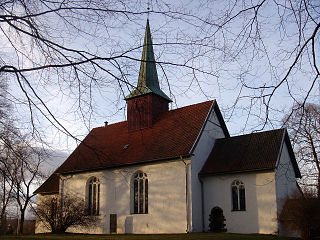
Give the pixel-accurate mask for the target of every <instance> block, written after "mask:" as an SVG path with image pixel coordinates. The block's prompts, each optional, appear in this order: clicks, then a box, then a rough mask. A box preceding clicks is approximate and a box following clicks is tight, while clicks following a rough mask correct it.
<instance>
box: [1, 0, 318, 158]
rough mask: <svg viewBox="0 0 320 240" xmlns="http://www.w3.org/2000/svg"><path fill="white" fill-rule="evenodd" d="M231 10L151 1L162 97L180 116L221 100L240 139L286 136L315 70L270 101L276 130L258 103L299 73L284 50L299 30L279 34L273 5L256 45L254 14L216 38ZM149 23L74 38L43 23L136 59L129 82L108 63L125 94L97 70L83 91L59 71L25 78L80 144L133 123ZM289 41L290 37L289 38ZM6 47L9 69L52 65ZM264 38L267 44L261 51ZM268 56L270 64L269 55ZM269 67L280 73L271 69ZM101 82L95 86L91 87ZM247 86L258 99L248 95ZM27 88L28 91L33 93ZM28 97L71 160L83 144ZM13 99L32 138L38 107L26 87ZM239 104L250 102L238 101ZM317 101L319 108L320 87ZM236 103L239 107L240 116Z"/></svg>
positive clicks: (14, 89) (115, 19)
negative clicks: (129, 118) (130, 114)
mask: <svg viewBox="0 0 320 240" xmlns="http://www.w3.org/2000/svg"><path fill="white" fill-rule="evenodd" d="M163 3H164V4H163ZM114 4H115V5H112V6H114V8H116V7H119V6H118V5H117V4H118V3H114ZM230 4H231V2H224V3H221V2H219V1H209V2H207V1H174V2H173V1H163V2H161V3H157V2H153V1H150V8H151V10H152V12H151V13H150V14H149V19H150V28H151V33H152V37H153V44H154V52H155V57H156V60H157V61H159V62H161V64H158V65H157V71H158V75H159V81H160V85H161V88H162V89H163V91H164V92H165V93H166V94H167V95H168V96H170V97H171V98H172V100H173V101H174V102H173V104H172V105H171V106H170V107H171V109H175V108H177V107H182V106H187V105H190V104H194V103H199V102H203V101H206V100H212V99H216V100H217V102H218V105H219V107H220V109H221V110H222V113H223V115H224V117H225V120H226V124H227V126H228V128H229V131H230V133H231V135H236V134H239V133H249V132H252V131H257V130H261V129H264V130H267V129H271V128H277V127H280V126H281V120H282V118H283V116H284V115H285V114H286V112H287V111H288V110H289V109H290V107H291V106H292V105H293V101H292V96H290V94H292V95H293V96H294V98H296V99H297V100H299V99H302V97H303V96H304V95H305V94H306V91H307V90H308V87H309V86H310V83H311V82H310V81H311V80H310V79H312V78H311V77H312V75H311V74H310V72H311V70H310V67H309V65H308V64H305V65H304V64H301V65H300V66H302V67H301V69H302V70H301V69H299V68H295V69H293V74H292V76H290V78H289V80H288V86H290V87H289V89H290V91H288V86H287V85H286V84H284V85H283V86H281V87H280V88H279V89H278V90H277V91H276V95H275V97H274V98H272V100H271V104H272V109H269V110H270V118H271V119H272V120H273V121H272V123H268V124H267V125H266V126H264V125H263V122H264V119H265V112H264V111H265V108H264V106H265V105H264V104H265V103H266V101H267V100H268V98H264V99H263V98H259V96H260V95H263V94H268V93H270V89H268V88H266V89H260V88H259V87H261V86H266V85H268V84H271V85H275V84H277V82H278V81H279V79H281V78H282V77H283V76H284V75H285V73H286V70H287V69H288V68H289V66H290V64H291V63H292V61H293V59H294V54H292V56H290V54H288V53H287V52H286V51H285V50H292V49H293V48H294V46H295V45H294V44H296V40H297V36H296V35H295V31H296V28H295V23H294V22H291V21H288V22H287V23H286V28H285V30H286V32H284V30H283V29H281V28H279V29H276V28H275V24H276V23H277V21H278V14H279V11H276V10H277V9H276V8H272V6H271V5H266V6H263V8H262V9H261V14H259V15H258V17H259V23H260V25H259V26H260V27H261V31H254V30H252V31H253V33H252V35H250V38H248V39H246V36H248V35H247V34H248V33H247V32H246V31H249V30H250V29H249V28H246V25H245V23H248V21H249V20H248V19H250V14H248V15H246V16H243V18H241V20H243V21H239V20H237V19H235V20H234V21H230V24H228V25H226V26H225V28H224V31H217V28H216V25H215V24H218V23H219V21H222V20H223V17H225V16H223V14H222V13H223V11H224V10H227V9H231V5H230ZM131 7H132V6H131ZM173 8H175V10H176V11H184V13H185V15H179V14H176V13H173V12H170V11H168V10H169V9H173ZM145 9H146V6H145V3H142V2H140V5H139V6H136V7H135V10H136V11H145ZM160 12H162V13H160ZM163 13H165V14H163ZM230 13H232V11H231V10H230ZM147 17H148V14H147V13H146V12H145V13H142V14H137V15H133V16H130V17H129V18H127V17H126V16H125V15H121V14H118V15H116V14H114V15H112V14H111V15H110V16H107V17H106V18H105V21H106V22H105V23H100V22H99V23H98V24H97V21H95V20H96V19H95V18H94V17H92V21H91V22H88V21H87V22H86V21H73V20H72V19H71V20H70V21H71V23H72V24H71V25H72V26H73V27H74V28H72V27H71V26H68V25H66V23H65V22H63V21H62V20H61V19H56V18H55V17H54V16H53V15H49V16H46V17H45V18H43V19H41V20H42V22H43V23H49V25H45V26H50V28H48V29H44V30H43V31H44V32H45V33H47V34H48V35H51V36H52V39H53V40H55V41H57V42H59V43H62V44H63V45H64V46H66V47H72V48H74V49H81V50H86V51H90V52H91V53H95V54H97V55H100V56H104V57H110V56H117V55H119V54H121V53H123V52H125V51H128V52H127V53H126V54H125V55H126V58H119V59H117V64H119V66H121V68H122V71H123V72H122V74H123V75H121V73H120V72H119V71H118V69H117V67H116V66H114V65H112V64H115V62H112V64H111V63H110V62H108V61H101V62H99V63H100V64H101V66H102V67H104V68H105V69H107V70H108V71H111V72H113V73H114V74H115V75H116V76H118V77H120V78H121V79H122V80H125V81H128V82H129V83H130V85H131V86H126V85H124V84H123V85H122V87H123V88H122V90H123V92H122V91H121V89H120V88H119V86H118V84H117V81H115V79H114V77H112V76H111V75H109V74H107V73H106V72H102V71H95V69H93V68H90V66H88V65H86V66H84V67H83V69H86V68H87V69H86V70H88V72H89V73H90V75H87V76H86V75H85V74H83V73H81V72H79V73H78V74H79V78H80V79H81V81H82V82H81V84H79V85H77V84H78V81H77V79H76V78H75V77H74V75H72V74H73V73H72V71H70V70H65V71H62V70H61V71H59V74H56V72H55V71H38V72H32V73H27V74H26V77H27V78H28V79H29V80H30V81H31V83H32V86H33V87H34V89H35V91H36V93H37V94H38V96H39V97H40V99H42V100H44V102H45V104H46V106H47V107H48V109H49V110H50V111H51V113H52V114H53V115H54V116H55V118H56V119H57V120H58V121H59V123H61V124H62V125H63V126H64V127H65V128H66V129H67V130H68V131H69V132H70V133H71V134H72V135H74V136H75V137H76V138H78V139H79V140H81V139H83V138H84V137H85V136H86V134H87V133H88V132H89V131H90V130H91V129H92V128H94V127H99V126H103V125H104V122H105V121H108V122H109V124H112V123H116V122H119V121H124V120H125V119H126V105H125V101H124V100H123V99H124V97H125V96H126V95H127V94H129V92H130V91H131V90H132V89H133V88H132V87H133V86H135V85H136V83H137V80H138V75H139V65H140V64H139V61H137V60H139V59H140V58H141V53H142V48H141V46H142V44H143V38H144V31H145V24H146V19H147ZM198 18H199V19H200V18H201V19H202V20H205V21H200V20H199V19H198ZM86 20H87V19H86ZM99 20H101V19H99ZM206 22H210V23H211V24H206ZM52 23H54V24H52ZM67 26H68V27H67ZM106 26H107V27H106ZM253 26H254V25H253ZM75 30H77V31H75ZM311 30H312V25H311V27H310V30H306V33H305V37H308V34H309V33H310V32H311ZM7 32H10V31H9V30H8V31H7ZM214 33H215V34H214ZM285 34H287V35H288V36H289V37H287V38H285V36H286V35H285ZM0 37H1V41H2V43H4V44H3V46H4V47H3V49H2V50H1V54H2V56H6V59H9V60H8V62H10V63H15V61H17V59H18V62H19V65H20V66H32V65H33V64H34V62H32V61H33V59H37V61H38V62H39V63H44V62H47V61H49V60H48V56H46V55H43V54H41V52H39V50H37V49H36V48H35V47H34V45H31V44H30V45H28V44H20V43H18V42H19V41H18V40H17V43H16V44H17V45H16V46H19V49H20V50H21V51H25V52H26V53H28V54H25V55H22V54H20V55H18V57H17V56H16V55H17V53H13V52H12V50H11V44H12V43H10V42H8V41H6V40H5V37H4V36H3V35H1V36H0ZM259 38H262V39H264V41H263V42H261V41H259ZM257 39H258V40H257ZM26 42H28V39H27V40H26ZM255 44H256V45H255ZM259 44H260V45H259ZM286 47H288V48H286ZM266 52H267V53H268V54H269V55H266V54H265V53H266ZM127 57H129V58H127ZM317 57H318V56H317ZM130 58H131V59H130ZM30 59H31V60H30ZM135 59H136V60H135ZM308 61H310V59H307V58H304V62H308ZM270 62H271V63H272V64H269V63H270ZM181 65H184V66H181ZM79 68H80V69H81V67H79ZM83 69H82V70H83ZM208 73H209V74H208ZM69 75H70V76H71V77H69ZM68 77H69V78H68ZM93 78H94V79H95V80H96V81H94V80H92V79H93ZM66 79H67V80H68V81H66ZM168 83H169V84H168ZM244 85H246V86H250V87H252V88H257V89H249V88H248V87H247V88H246V87H244ZM24 86H25V88H26V89H27V86H26V84H25V85H24ZM169 86H170V90H171V93H172V95H170V91H169ZM29 93H30V96H32V97H33V98H34V99H35V103H36V104H37V106H39V109H36V108H34V110H33V111H34V115H33V116H32V117H33V118H34V121H35V122H36V124H37V126H39V127H40V128H41V131H42V135H43V137H44V138H45V140H46V142H47V143H48V145H50V147H51V148H52V149H53V150H59V151H63V152H68V153H70V152H71V151H72V150H73V149H74V148H75V147H76V145H77V141H75V140H74V139H73V138H70V137H67V136H66V134H64V133H63V132H64V130H62V131H61V127H59V126H57V124H56V126H55V127H53V125H52V122H53V123H55V121H54V119H53V118H52V117H51V116H50V115H49V113H48V111H47V109H45V108H44V107H43V106H41V102H40V101H39V99H36V96H35V94H33V93H31V91H30V89H29ZM10 94H11V95H12V97H15V98H16V99H18V100H17V101H15V106H14V107H15V114H16V115H17V116H18V117H19V118H20V119H23V120H24V121H23V122H22V123H21V126H20V127H21V128H22V129H25V131H28V130H30V124H31V121H30V119H31V116H30V111H29V106H28V104H27V101H26V99H25V95H24V92H23V91H22V90H21V86H19V83H18V82H17V81H10ZM239 94H240V97H241V98H240V99H238V101H237V98H238V97H239ZM79 96H81V98H79ZM309 100H310V101H313V102H315V103H320V98H319V81H318V82H317V85H316V86H315V88H314V90H313V91H312V92H311V94H310V98H309ZM236 101H237V105H236V107H235V108H233V105H234V104H235V102H236ZM40 111H42V113H40ZM46 118H48V119H49V120H50V121H48V119H46ZM57 127H58V128H60V131H58V130H57Z"/></svg>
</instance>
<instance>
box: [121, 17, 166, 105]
mask: <svg viewBox="0 0 320 240" xmlns="http://www.w3.org/2000/svg"><path fill="white" fill-rule="evenodd" d="M150 93H154V94H157V95H159V96H160V97H163V98H164V99H166V100H167V101H169V102H172V100H171V99H170V98H169V97H168V96H167V95H166V94H165V93H164V92H163V91H162V90H161V89H160V86H159V80H158V74H157V68H156V61H155V59H154V53H153V46H152V39H151V32H150V27H149V20H147V25H146V32H145V37H144V43H143V52H142V57H141V64H140V72H139V79H138V86H137V88H136V89H135V90H133V91H132V92H131V93H130V94H129V95H128V96H127V97H126V100H128V99H131V98H135V97H138V96H142V95H145V94H150Z"/></svg>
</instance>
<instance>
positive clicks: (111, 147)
mask: <svg viewBox="0 0 320 240" xmlns="http://www.w3.org/2000/svg"><path fill="white" fill-rule="evenodd" d="M213 103H214V102H213V101H208V102H204V103H199V104H195V105H191V106H187V107H183V108H178V109H175V110H171V111H168V112H166V113H164V114H163V115H162V116H161V117H160V119H159V120H158V121H157V122H156V123H155V124H154V125H153V127H152V128H146V129H142V130H138V131H134V132H128V128H127V122H126V121H124V122H119V123H115V124H110V125H108V126H106V127H98V128H94V129H93V130H92V131H91V132H90V133H89V134H88V136H87V137H86V138H85V139H84V140H83V142H82V143H81V144H80V145H79V146H78V147H77V148H76V149H75V150H74V152H73V153H72V154H71V155H70V156H69V157H68V158H67V160H66V161H65V162H64V163H63V164H62V165H61V166H60V167H59V168H58V169H57V170H56V173H67V172H75V171H86V170H92V169H102V168H108V167H116V166H121V165H129V164H138V163H144V162H149V161H156V160H162V159H169V158H176V157H178V156H181V155H188V154H189V153H190V150H191V149H192V146H193V144H194V143H195V141H196V139H197V137H198V135H199V133H200V131H201V128H202V126H203V124H204V122H205V120H206V117H207V115H208V113H209V111H210V109H211V107H212V105H213ZM53 175H54V176H53V177H52V178H58V177H57V176H56V175H55V174H53ZM52 178H51V180H50V178H49V179H48V180H47V181H46V182H45V183H44V184H42V185H41V186H40V187H39V188H38V189H37V190H36V191H35V193H46V192H51V191H52V184H50V181H51V182H53V180H54V179H52ZM49 180H50V181H49ZM48 181H49V182H48Z"/></svg>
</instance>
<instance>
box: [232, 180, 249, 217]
mask: <svg viewBox="0 0 320 240" xmlns="http://www.w3.org/2000/svg"><path fill="white" fill-rule="evenodd" d="M231 193H232V211H245V210H246V191H245V187H244V184H243V182H242V181H239V180H234V181H233V182H232V184H231Z"/></svg>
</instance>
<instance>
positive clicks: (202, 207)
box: [198, 175, 206, 232]
mask: <svg viewBox="0 0 320 240" xmlns="http://www.w3.org/2000/svg"><path fill="white" fill-rule="evenodd" d="M198 178H199V181H200V184H201V213H202V219H201V222H202V232H205V231H206V230H205V226H204V194H203V181H202V179H201V177H200V176H199V175H198Z"/></svg>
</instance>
